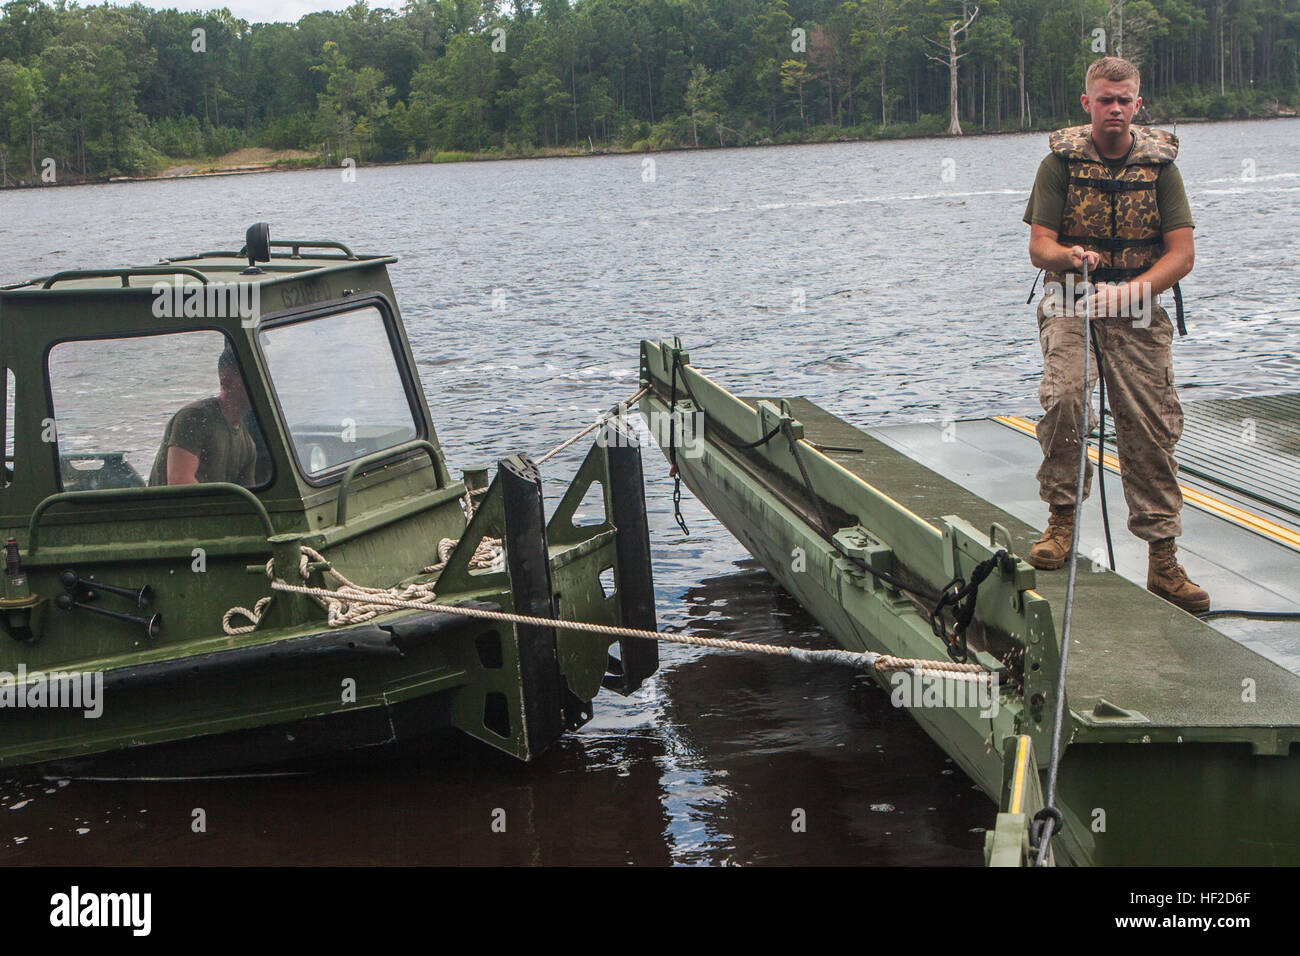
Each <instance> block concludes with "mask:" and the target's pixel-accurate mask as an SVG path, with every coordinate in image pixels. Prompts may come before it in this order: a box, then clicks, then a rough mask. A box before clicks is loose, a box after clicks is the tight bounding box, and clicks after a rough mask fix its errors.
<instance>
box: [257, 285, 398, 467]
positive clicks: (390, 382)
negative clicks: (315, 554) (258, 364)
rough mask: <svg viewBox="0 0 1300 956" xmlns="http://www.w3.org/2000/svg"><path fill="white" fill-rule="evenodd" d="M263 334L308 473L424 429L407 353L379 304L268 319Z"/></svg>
mask: <svg viewBox="0 0 1300 956" xmlns="http://www.w3.org/2000/svg"><path fill="white" fill-rule="evenodd" d="M259 342H260V344H261V348H262V355H263V356H264V357H265V359H266V365H267V371H268V372H269V374H270V378H271V385H272V386H273V388H274V389H275V395H276V398H277V400H278V401H279V405H280V413H281V415H282V417H283V419H284V425H285V428H286V430H287V431H288V433H289V436H290V439H291V440H292V442H293V450H294V455H295V456H296V458H297V460H298V465H299V467H300V468H301V469H302V471H303V474H304V475H306V476H307V477H308V478H315V477H317V476H320V475H322V474H323V473H325V472H328V471H330V470H331V469H335V468H338V467H339V466H341V465H344V464H346V463H347V462H349V461H355V460H356V459H358V458H361V457H362V456H364V455H369V454H371V453H372V452H377V451H382V450H384V449H386V448H392V447H394V446H395V445H400V444H402V443H403V442H406V441H410V440H411V439H414V438H419V437H421V431H422V429H421V428H420V426H419V425H418V423H417V422H418V420H417V418H416V414H415V411H414V409H413V407H412V404H411V398H410V395H409V394H408V391H407V388H406V384H405V383H404V381H403V379H402V373H401V368H402V367H401V365H400V364H399V362H400V361H401V360H400V359H399V356H398V353H397V351H396V350H395V348H394V342H393V339H392V337H391V335H390V334H389V328H388V324H387V322H386V321H385V318H384V315H383V313H381V312H380V310H379V309H378V308H377V307H376V306H373V305H371V306H362V307H360V308H356V309H351V310H349V311H347V312H334V313H329V314H326V315H321V316H317V317H314V318H308V319H301V320H297V321H293V322H288V323H283V324H276V325H270V326H264V327H263V328H262V330H261V332H260V333H259Z"/></svg>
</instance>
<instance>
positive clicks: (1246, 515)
mask: <svg viewBox="0 0 1300 956" xmlns="http://www.w3.org/2000/svg"><path fill="white" fill-rule="evenodd" d="M993 420H994V421H995V422H1000V423H1002V424H1003V425H1006V426H1008V427H1010V428H1014V429H1016V430H1017V431H1021V432H1024V433H1025V434H1026V435H1033V436H1035V437H1036V436H1037V435H1038V429H1037V428H1036V427H1035V426H1034V423H1033V422H1031V421H1029V420H1028V419H1026V418H1021V417H1020V416H1019V415H998V416H996V417H995V418H994V419H993ZM1088 458H1089V459H1090V460H1091V461H1092V463H1093V464H1094V465H1095V464H1097V450H1096V449H1095V448H1089V449H1088ZM1106 467H1107V468H1109V469H1110V470H1111V471H1113V472H1116V473H1117V474H1119V473H1121V470H1120V467H1119V459H1118V458H1116V457H1115V456H1114V455H1112V454H1111V453H1110V452H1107V453H1106ZM1178 488H1179V490H1180V491H1182V493H1183V499H1184V500H1185V501H1187V502H1190V503H1191V504H1193V505H1195V506H1196V507H1198V508H1200V509H1201V510H1203V511H1208V512H1210V513H1211V514H1214V515H1218V516H1219V517H1220V518H1223V519H1224V520H1225V521H1231V522H1232V523H1233V524H1238V525H1241V526H1242V527H1243V528H1249V529H1250V530H1251V531H1254V532H1255V533H1256V534H1262V535H1263V536H1264V537H1266V538H1271V539H1272V540H1274V541H1276V542H1278V543H1279V544H1284V545H1286V546H1287V547H1289V548H1294V549H1295V550H1297V551H1300V532H1296V531H1293V530H1292V529H1290V528H1288V527H1286V526H1285V525H1280V524H1278V523H1277V522H1275V521H1270V520H1269V519H1268V518H1265V517H1264V516H1263V515H1259V514H1255V512H1253V511H1248V510H1246V509H1245V508H1242V507H1240V506H1239V505H1234V504H1233V503H1232V502H1230V501H1225V500H1224V499H1222V498H1220V497H1218V496H1217V495H1211V494H1208V493H1206V492H1204V491H1198V490H1197V489H1195V488H1189V487H1188V486H1187V485H1184V484H1179V486H1178Z"/></svg>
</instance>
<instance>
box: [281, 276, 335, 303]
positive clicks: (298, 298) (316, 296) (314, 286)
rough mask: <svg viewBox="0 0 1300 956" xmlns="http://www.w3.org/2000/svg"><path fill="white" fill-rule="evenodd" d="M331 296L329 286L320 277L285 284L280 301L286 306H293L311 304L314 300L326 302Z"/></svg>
mask: <svg viewBox="0 0 1300 956" xmlns="http://www.w3.org/2000/svg"><path fill="white" fill-rule="evenodd" d="M328 298H329V288H328V287H326V285H325V283H323V282H321V281H320V280H318V279H308V280H307V281H305V282H297V283H294V284H293V285H290V286H285V287H284V288H283V289H281V290H280V301H281V302H282V303H284V306H285V307H286V308H292V307H293V306H296V305H311V304H312V303H314V302H324V301H325V300H326V299H328Z"/></svg>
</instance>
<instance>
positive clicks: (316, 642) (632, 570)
mask: <svg viewBox="0 0 1300 956" xmlns="http://www.w3.org/2000/svg"><path fill="white" fill-rule="evenodd" d="M395 261H396V260H395V259H394V258H392V257H389V256H379V255H356V254H354V253H353V252H352V251H351V250H349V249H348V248H347V246H345V245H344V244H342V243H339V242H335V241H299V240H294V241H278V242H272V241H271V240H270V238H269V230H268V229H267V228H266V227H265V224H259V225H258V226H255V227H254V228H252V229H250V230H249V232H248V236H247V243H246V245H245V247H244V248H243V249H241V250H239V251H216V252H207V253H203V254H200V255H196V256H189V257H183V258H174V259H165V260H162V261H161V262H160V263H159V264H157V265H152V266H146V267H138V268H124V269H97V270H75V271H69V272H59V273H56V274H54V275H50V276H47V277H43V278H40V279H36V280H33V281H30V282H24V283H19V284H17V285H13V286H9V287H6V288H5V289H3V290H0V364H2V365H3V369H4V372H5V374H6V375H7V380H8V403H7V412H6V415H5V418H4V420H3V431H4V435H5V439H6V444H7V448H6V462H5V466H6V467H5V480H4V487H3V488H0V544H4V543H5V542H6V541H7V546H6V548H5V553H6V568H5V575H4V595H3V599H0V625H2V626H3V630H4V634H3V635H0V766H5V767H10V766H17V765H28V764H42V765H47V766H48V765H50V764H58V765H59V767H60V769H67V768H69V767H83V766H85V765H86V764H87V763H89V762H92V761H98V760H100V759H101V758H105V757H107V756H109V755H112V756H113V757H114V759H115V763H114V766H115V767H120V766H123V765H125V766H126V767H129V768H134V769H137V770H140V771H144V772H150V773H162V774H167V773H177V774H183V773H189V772H206V771H211V770H217V769H227V768H232V767H243V766H247V765H250V764H270V763H279V762H282V761H284V760H290V759H294V758H301V757H311V756H314V755H317V754H321V753H325V752H330V751H338V750H347V749H353V748H360V747H371V746H377V745H381V744H388V743H392V742H395V741H401V740H405V739H408V738H411V737H419V736H425V735H426V734H429V733H431V732H433V731H436V730H439V729H440V728H455V729H458V730H460V731H462V732H463V733H465V734H468V735H469V736H470V737H473V738H477V739H478V740H480V741H483V742H484V743H487V744H489V745H491V746H492V747H495V748H498V749H500V750H503V751H505V752H507V753H509V754H512V755H514V756H515V757H518V758H520V759H522V760H530V759H533V758H535V757H537V756H538V755H539V754H541V753H542V752H543V751H545V750H546V748H547V747H548V746H549V745H550V744H552V743H553V742H554V741H555V740H556V739H557V738H558V737H559V736H560V735H561V734H563V733H564V732H565V730H566V729H569V728H575V727H578V726H580V725H582V724H583V723H584V722H586V721H587V720H589V719H590V718H591V716H592V699H593V698H594V697H595V696H596V695H597V693H598V692H599V690H600V689H601V688H602V687H607V688H611V689H614V690H616V691H618V692H622V693H630V692H631V691H632V690H634V689H636V687H637V686H639V684H640V683H641V681H642V680H644V678H645V677H646V676H647V675H649V674H651V673H652V672H653V671H654V670H655V668H656V667H657V660H658V658H657V650H656V647H655V645H654V643H653V642H652V641H646V640H634V639H627V640H623V641H622V642H621V645H620V648H619V653H618V654H617V655H611V654H610V653H609V651H610V646H611V644H612V640H611V639H610V638H609V637H608V636H606V635H603V634H593V633H577V632H574V631H571V630H559V631H557V629H556V628H554V627H551V626H548V625H546V624H545V623H536V622H537V620H538V619H547V618H549V619H556V618H560V617H564V618H569V619H581V620H583V621H587V622H593V623H596V624H626V625H631V626H634V627H640V628H650V629H653V628H654V626H655V625H654V600H653V586H652V583H651V579H650V555H649V540H648V533H647V530H646V522H645V509H644V499H643V495H642V486H641V464H640V457H639V456H640V453H639V450H638V449H637V448H636V447H635V444H634V443H633V442H631V441H630V440H626V439H621V440H602V441H597V442H596V443H594V444H593V446H592V448H591V451H590V453H589V454H588V455H587V457H586V459H585V462H584V463H583V464H582V465H581V466H580V468H579V469H578V471H577V474H576V476H575V477H574V479H573V483H572V484H571V486H570V487H569V488H568V491H567V492H566V493H565V495H564V496H563V497H562V499H561V500H560V502H559V504H558V505H557V506H556V508H555V509H554V511H553V513H552V514H551V515H550V517H549V519H548V518H547V517H546V515H545V513H544V508H543V499H542V485H541V479H540V475H539V472H538V470H537V468H536V466H535V465H534V463H533V462H532V460H531V459H529V458H528V457H527V456H525V455H522V454H520V455H512V456H510V457H508V458H506V459H504V460H502V461H500V462H499V463H498V464H497V468H496V473H495V476H493V477H492V478H491V480H490V481H489V470H488V469H487V468H479V469H469V470H466V471H465V472H464V475H463V477H462V478H453V477H452V475H451V473H450V471H449V469H448V466H447V461H446V458H445V456H444V453H443V449H442V446H441V445H440V444H439V442H438V438H437V436H436V434H435V432H434V425H433V420H432V417H431V415H430V411H429V404H428V402H427V400H426V398H425V394H424V389H423V388H422V386H421V383H420V379H419V376H418V374H417V372H416V364H415V360H414V358H413V356H412V353H411V348H410V345H409V343H408V341H407V336H406V331H405V328H404V326H403V323H402V319H401V315H400V312H399V311H398V307H397V303H396V298H395V296H394V293H393V287H392V285H391V283H390V280H389V275H388V266H390V265H391V264H392V263H393V262H395ZM605 427H607V428H617V427H618V426H617V424H615V423H609V424H607V425H606V426H605ZM602 437H604V436H602ZM589 492H590V493H591V495H592V497H593V498H594V499H596V500H597V501H598V502H599V503H600V504H601V505H603V509H604V510H603V514H602V515H600V516H599V517H598V518H596V519H594V520H587V521H585V522H584V523H582V524H578V523H575V520H574V515H575V512H576V511H577V510H578V508H579V505H581V504H582V503H583V501H584V496H587V495H588V493H589ZM584 510H585V511H586V512H588V513H589V512H591V511H592V510H593V506H591V505H587V506H585V507H584ZM588 517H589V519H590V518H591V516H590V514H589V515H588ZM434 604H436V605H439V606H441V607H442V608H443V609H441V610H440V609H437V608H433V607H427V608H426V605H434ZM447 606H455V607H458V608H462V609H478V610H479V611H487V612H517V613H518V614H521V615H528V616H529V617H530V618H531V620H532V623H527V622H517V621H504V620H501V619H499V618H498V619H484V618H482V617H477V618H476V617H467V616H464V614H456V613H452V612H451V611H449V610H447V609H446V607H447Z"/></svg>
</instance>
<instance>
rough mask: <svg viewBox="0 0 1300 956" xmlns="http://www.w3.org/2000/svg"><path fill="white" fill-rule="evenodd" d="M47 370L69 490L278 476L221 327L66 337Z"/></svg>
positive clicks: (62, 477)
mask: <svg viewBox="0 0 1300 956" xmlns="http://www.w3.org/2000/svg"><path fill="white" fill-rule="evenodd" d="M47 375H48V377H49V387H50V397H51V399H52V400H53V407H54V428H53V429H52V430H51V434H52V435H53V436H55V437H54V440H55V441H57V444H58V461H59V481H60V484H61V486H62V488H63V489H64V490H65V491H84V490H92V489H99V488H140V487H144V486H145V485H178V484H193V483H195V482H208V481H229V482H233V483H234V484H238V485H243V486H244V487H246V488H256V487H260V486H261V485H264V484H266V483H267V482H269V481H270V478H271V467H270V459H269V457H268V456H267V454H266V451H265V449H266V443H265V441H264V440H263V439H262V433H261V428H260V427H259V425H258V422H257V418H256V416H255V415H254V414H253V411H252V409H251V408H250V404H249V399H248V389H247V385H246V383H245V381H244V377H243V374H242V372H241V371H240V368H239V363H238V361H237V360H236V358H235V353H234V351H233V349H232V348H231V345H230V342H229V339H227V337H226V335H225V334H224V333H222V332H218V331H215V330H198V331H188V332H170V333H165V334H161V335H138V336H127V337H120V338H106V339H78V340H73V341H67V342H60V343H58V344H57V345H55V346H54V347H53V348H51V349H50V352H49V357H48V360H47Z"/></svg>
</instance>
